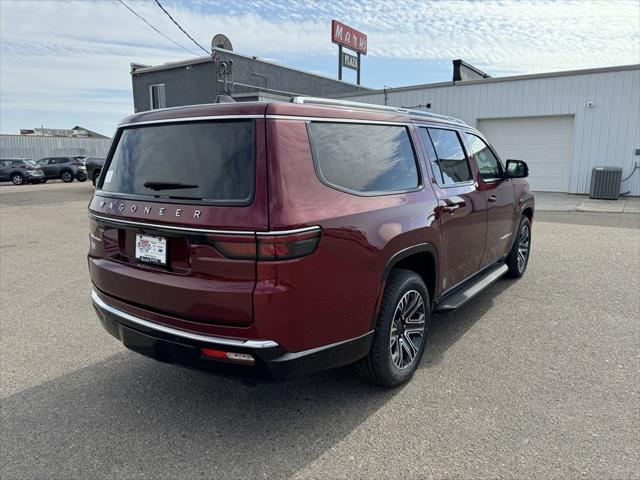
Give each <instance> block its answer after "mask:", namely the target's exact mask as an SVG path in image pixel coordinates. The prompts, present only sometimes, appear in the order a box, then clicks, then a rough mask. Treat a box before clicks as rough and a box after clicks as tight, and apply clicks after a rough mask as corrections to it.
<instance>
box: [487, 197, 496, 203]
mask: <svg viewBox="0 0 640 480" xmlns="http://www.w3.org/2000/svg"><path fill="white" fill-rule="evenodd" d="M496 200H497V198H496V196H495V195H491V196H490V197H489V198H487V202H495V201H496Z"/></svg>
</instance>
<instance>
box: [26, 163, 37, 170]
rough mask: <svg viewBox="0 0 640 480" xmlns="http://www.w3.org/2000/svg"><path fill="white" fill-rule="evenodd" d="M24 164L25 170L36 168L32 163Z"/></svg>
mask: <svg viewBox="0 0 640 480" xmlns="http://www.w3.org/2000/svg"><path fill="white" fill-rule="evenodd" d="M24 166H25V168H26V169H27V170H35V169H36V167H34V166H33V165H30V164H28V163H25V165H24Z"/></svg>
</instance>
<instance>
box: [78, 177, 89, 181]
mask: <svg viewBox="0 0 640 480" xmlns="http://www.w3.org/2000/svg"><path fill="white" fill-rule="evenodd" d="M78 181H79V182H86V181H87V177H80V178H78Z"/></svg>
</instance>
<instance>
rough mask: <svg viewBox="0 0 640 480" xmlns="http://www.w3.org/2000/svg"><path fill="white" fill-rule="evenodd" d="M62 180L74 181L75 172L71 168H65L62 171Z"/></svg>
mask: <svg viewBox="0 0 640 480" xmlns="http://www.w3.org/2000/svg"><path fill="white" fill-rule="evenodd" d="M60 180H62V181H63V182H64V183H71V182H73V172H71V171H70V170H64V171H63V172H61V173H60Z"/></svg>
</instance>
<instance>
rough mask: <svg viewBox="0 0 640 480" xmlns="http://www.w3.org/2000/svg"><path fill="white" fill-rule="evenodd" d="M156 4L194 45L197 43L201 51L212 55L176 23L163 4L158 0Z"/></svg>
mask: <svg viewBox="0 0 640 480" xmlns="http://www.w3.org/2000/svg"><path fill="white" fill-rule="evenodd" d="M156 3H157V4H158V6H159V7H160V9H161V10H162V11H163V12H164V13H166V14H167V17H169V18H170V19H171V21H172V22H173V23H175V24H176V27H178V28H179V29H180V30H182V33H184V34H185V35H186V36H187V37H189V39H190V40H191V41H192V42H193V43H195V44H196V45H197V46H198V47H200V49H201V50H202V51H203V52H204V53H206V54H207V55H210V54H211V52H209V51H208V50H207V49H206V48H204V47H203V46H202V45H200V44H199V43H198V42H196V41H195V40H194V39H193V37H192V36H191V35H189V34H188V33H187V31H186V30H185V29H184V28H182V27H181V26H180V24H179V23H178V22H176V21H175V20H174V19H173V17H172V16H171V14H170V13H169V12H167V11H166V10H165V9H164V7H163V6H162V4H161V3H160V2H159V1H158V0H156Z"/></svg>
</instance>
